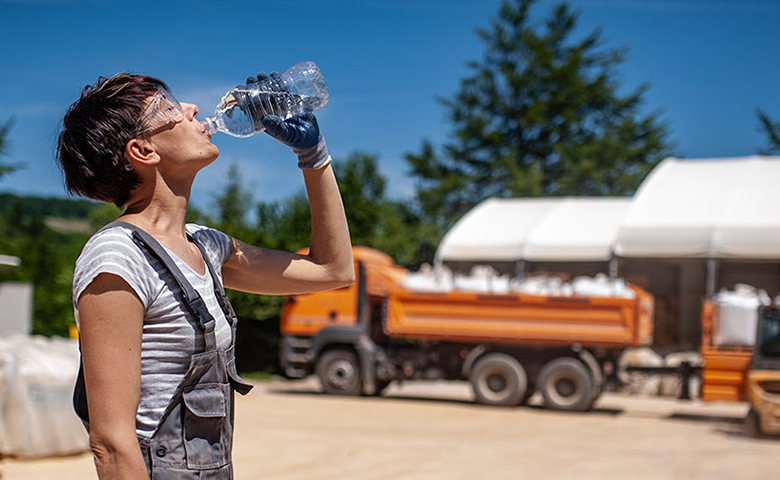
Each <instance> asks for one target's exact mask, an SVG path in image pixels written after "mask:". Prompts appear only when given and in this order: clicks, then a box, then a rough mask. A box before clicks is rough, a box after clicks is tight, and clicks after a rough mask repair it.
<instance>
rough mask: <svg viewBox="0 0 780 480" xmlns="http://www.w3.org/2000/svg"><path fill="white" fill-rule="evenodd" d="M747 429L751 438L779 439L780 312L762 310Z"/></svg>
mask: <svg viewBox="0 0 780 480" xmlns="http://www.w3.org/2000/svg"><path fill="white" fill-rule="evenodd" d="M747 399H748V402H750V412H749V413H748V417H747V421H746V426H747V430H748V433H749V434H752V435H760V434H766V435H780V309H779V308H778V307H766V308H763V309H762V310H761V312H760V315H759V322H758V331H757V333H756V346H755V348H754V349H753V359H752V361H751V363H750V370H749V371H748V375H747Z"/></svg>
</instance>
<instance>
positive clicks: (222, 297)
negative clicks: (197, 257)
mask: <svg viewBox="0 0 780 480" xmlns="http://www.w3.org/2000/svg"><path fill="white" fill-rule="evenodd" d="M187 238H189V239H190V241H191V242H192V243H194V244H195V246H196V247H198V249H199V250H200V254H201V255H202V256H203V261H204V262H205V263H206V268H207V269H208V270H209V273H210V274H211V280H212V282H213V283H214V294H215V295H214V296H216V297H217V302H218V303H219V306H220V307H221V308H222V312H223V313H224V314H225V318H226V319H227V320H228V322H230V326H231V327H235V326H236V321H237V319H236V312H235V311H234V310H233V306H232V305H231V304H230V300H229V299H228V297H227V294H226V293H225V287H223V286H222V283H221V282H220V281H219V277H218V276H217V271H216V270H215V269H214V266H213V265H212V264H211V261H209V256H208V254H207V253H206V249H205V247H203V245H201V244H200V242H199V241H198V240H197V239H196V238H195V237H193V236H192V235H190V234H189V233H188V234H187Z"/></svg>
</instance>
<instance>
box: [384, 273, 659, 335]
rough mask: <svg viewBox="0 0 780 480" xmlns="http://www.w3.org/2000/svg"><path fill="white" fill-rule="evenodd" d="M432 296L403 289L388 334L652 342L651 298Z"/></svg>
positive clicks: (394, 298) (393, 302)
mask: <svg viewBox="0 0 780 480" xmlns="http://www.w3.org/2000/svg"><path fill="white" fill-rule="evenodd" d="M632 290H634V292H635V293H636V297H635V298H612V297H609V298H606V297H578V296H572V297H550V296H537V295H524V294H523V295H521V294H511V295H493V294H481V293H475V292H458V291H453V292H447V293H432V292H419V291H412V290H404V289H399V290H396V291H394V292H393V293H392V295H390V297H389V300H388V311H387V320H386V322H385V325H384V329H385V333H387V334H388V335H392V336H394V337H406V338H413V339H427V340H441V341H445V340H446V341H458V342H494V343H516V344H522V345H545V346H549V345H562V346H563V345H571V344H572V343H579V344H580V345H582V346H584V347H608V348H623V347H629V346H644V345H649V344H650V343H651V342H652V334H653V322H652V312H653V298H652V296H651V295H650V294H649V293H648V292H646V291H644V290H642V289H641V288H638V287H635V286H632Z"/></svg>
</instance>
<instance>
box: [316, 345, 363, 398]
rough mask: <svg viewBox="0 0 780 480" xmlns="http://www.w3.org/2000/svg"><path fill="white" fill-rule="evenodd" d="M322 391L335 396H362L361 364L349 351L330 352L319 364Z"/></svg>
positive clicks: (326, 353)
mask: <svg viewBox="0 0 780 480" xmlns="http://www.w3.org/2000/svg"><path fill="white" fill-rule="evenodd" d="M316 370H317V376H318V377H319V378H320V383H321V384H322V390H323V391H324V392H325V393H330V394H333V395H360V394H361V392H362V390H363V389H362V386H361V383H360V364H359V363H358V359H357V355H355V354H354V353H353V352H351V351H349V350H330V351H327V352H325V353H324V354H323V355H322V356H321V357H320V359H319V361H318V362H317V368H316Z"/></svg>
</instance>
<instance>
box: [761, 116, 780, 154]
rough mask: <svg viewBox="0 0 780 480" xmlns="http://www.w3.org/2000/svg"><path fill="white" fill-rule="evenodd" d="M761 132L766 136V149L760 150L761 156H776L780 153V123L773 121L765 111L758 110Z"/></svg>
mask: <svg viewBox="0 0 780 480" xmlns="http://www.w3.org/2000/svg"><path fill="white" fill-rule="evenodd" d="M756 114H757V115H758V122H759V125H760V126H761V130H762V131H763V132H764V134H765V135H766V147H764V148H762V149H760V150H759V153H760V154H761V155H774V154H776V153H778V152H780V122H776V121H774V120H772V119H771V118H770V117H769V115H767V114H766V113H765V112H764V111H763V110H761V109H758V110H756Z"/></svg>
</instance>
